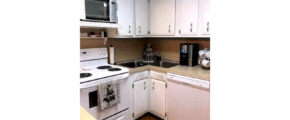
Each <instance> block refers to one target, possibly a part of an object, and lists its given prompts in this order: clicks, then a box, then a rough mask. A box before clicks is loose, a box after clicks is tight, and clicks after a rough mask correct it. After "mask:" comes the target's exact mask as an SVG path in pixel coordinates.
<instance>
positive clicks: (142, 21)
mask: <svg viewBox="0 0 290 120" xmlns="http://www.w3.org/2000/svg"><path fill="white" fill-rule="evenodd" d="M148 12H149V11H148V0H135V21H136V22H135V23H136V25H135V30H136V31H135V33H136V36H139V35H140V36H141V35H142V36H147V35H148Z"/></svg>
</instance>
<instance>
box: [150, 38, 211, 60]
mask: <svg viewBox="0 0 290 120" xmlns="http://www.w3.org/2000/svg"><path fill="white" fill-rule="evenodd" d="M146 42H147V43H151V44H152V48H153V51H155V52H156V51H158V50H159V51H160V53H161V58H162V59H168V60H173V61H179V49H180V44H181V43H198V44H199V49H200V50H201V49H204V48H210V39H209V38H150V39H148V40H147V41H146Z"/></svg>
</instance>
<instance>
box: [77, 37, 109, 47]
mask: <svg viewBox="0 0 290 120" xmlns="http://www.w3.org/2000/svg"><path fill="white" fill-rule="evenodd" d="M80 38H81V39H82V38H85V39H102V40H104V45H106V43H107V40H108V38H107V37H80Z"/></svg>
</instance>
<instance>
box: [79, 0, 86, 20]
mask: <svg viewBox="0 0 290 120" xmlns="http://www.w3.org/2000/svg"><path fill="white" fill-rule="evenodd" d="M80 5H81V6H80V8H81V9H80V11H81V12H80V19H86V9H85V0H80Z"/></svg>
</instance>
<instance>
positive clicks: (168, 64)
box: [119, 61, 178, 68]
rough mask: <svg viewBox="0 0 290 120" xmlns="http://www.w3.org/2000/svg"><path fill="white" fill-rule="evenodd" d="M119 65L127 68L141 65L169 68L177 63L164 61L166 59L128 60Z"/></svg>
mask: <svg viewBox="0 0 290 120" xmlns="http://www.w3.org/2000/svg"><path fill="white" fill-rule="evenodd" d="M119 65H121V66H125V67H128V68H137V67H142V66H146V65H152V66H157V67H163V68H170V67H174V66H177V65H178V64H177V63H172V62H166V61H161V62H160V61H154V62H153V63H143V62H142V61H133V62H128V63H123V64H119Z"/></svg>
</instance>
